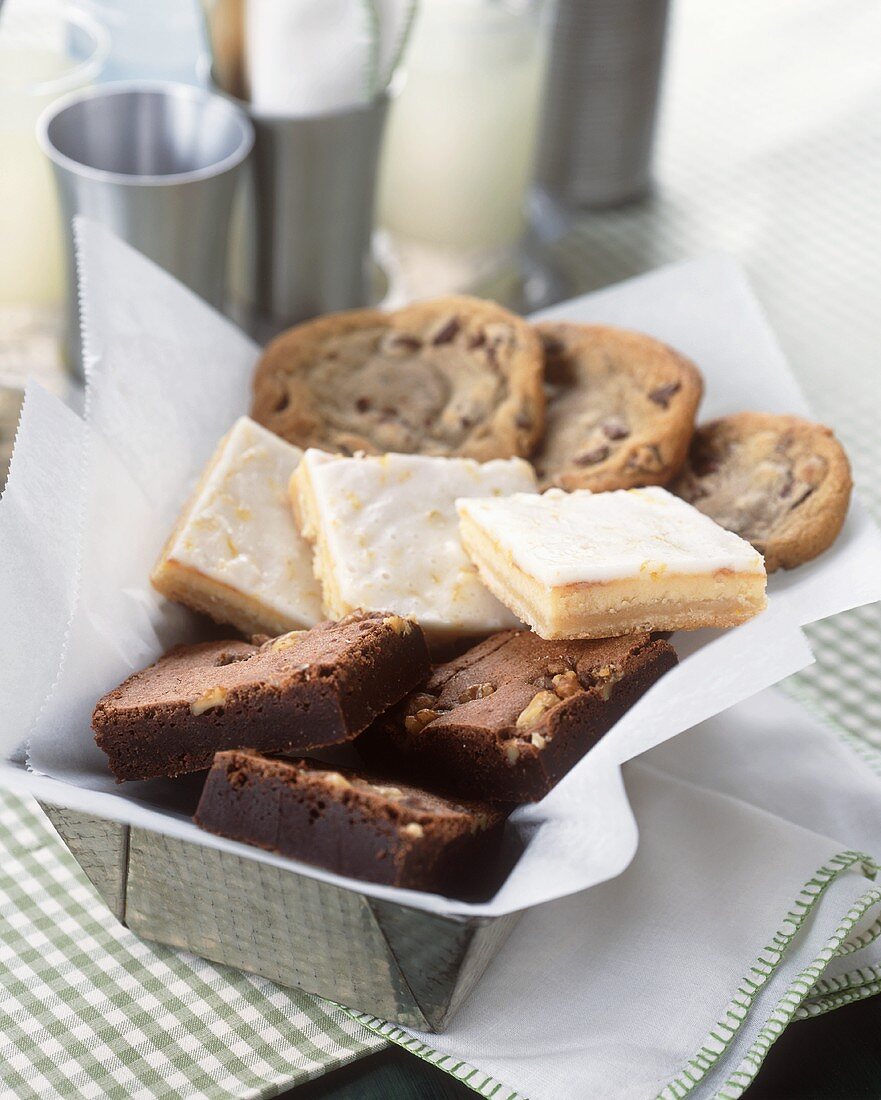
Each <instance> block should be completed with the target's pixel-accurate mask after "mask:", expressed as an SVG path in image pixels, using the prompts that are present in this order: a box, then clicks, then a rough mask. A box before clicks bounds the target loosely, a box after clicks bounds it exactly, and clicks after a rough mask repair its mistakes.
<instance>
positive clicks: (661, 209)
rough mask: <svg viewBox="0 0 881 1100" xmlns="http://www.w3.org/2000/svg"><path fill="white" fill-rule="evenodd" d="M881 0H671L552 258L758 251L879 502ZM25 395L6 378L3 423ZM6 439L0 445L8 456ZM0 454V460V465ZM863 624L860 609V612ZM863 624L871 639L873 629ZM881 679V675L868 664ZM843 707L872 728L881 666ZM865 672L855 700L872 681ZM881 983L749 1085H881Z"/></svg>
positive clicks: (880, 642)
mask: <svg viewBox="0 0 881 1100" xmlns="http://www.w3.org/2000/svg"><path fill="white" fill-rule="evenodd" d="M879 40H881V5H878V4H877V3H874V0H846V2H842V0H838V2H836V0H802V2H801V3H800V4H798V5H794V4H787V5H770V4H767V3H766V2H764V0H741V2H740V3H739V4H736V5H733V4H724V3H723V2H722V0H716V2H715V3H709V2H707V0H679V2H678V3H677V4H676V5H674V10H673V20H672V26H671V38H670V47H669V53H668V64H667V76H666V79H665V94H664V100H663V110H662V118H661V130H660V139H659V144H658V150H657V159H656V187H655V191H654V193H653V195H652V196H651V197H650V198H649V199H648V200H646V201H645V202H642V203H640V204H637V205H634V206H630V207H626V208H623V209H620V210H612V211H606V212H598V213H586V214H584V215H583V216H581V217H579V218H578V219H577V221H576V222H575V223H574V224H573V225H572V227H571V231H570V232H568V233H567V235H566V236H565V238H564V239H562V240H561V241H559V242H557V243H556V244H554V245H552V246H550V247H549V248H548V250H547V258H548V259H549V260H550V261H551V262H552V263H553V264H554V265H555V266H556V267H557V269H558V271H559V272H561V273H562V274H563V276H564V277H565V279H566V281H568V283H569V285H570V287H571V289H572V292H573V293H575V292H583V291H585V290H590V289H594V288H597V287H600V286H605V285H608V284H609V283H613V282H616V281H618V280H620V279H622V278H627V277H629V276H631V275H635V274H639V273H641V272H642V271H645V270H648V269H650V268H653V267H657V266H658V265H660V264H663V263H666V262H669V261H673V260H678V259H682V258H686V257H690V256H695V255H700V254H704V253H707V252H712V251H725V252H728V253H731V254H733V255H734V256H736V257H737V258H738V259H739V260H740V261H741V262H742V263H743V264H744V266H745V267H746V269H747V271H748V273H749V275H750V277H751V279H752V281H753V283H754V285H755V287H756V289H757V291H758V293H759V296H760V297H761V299H762V301H763V302H764V304H765V307H766V309H767V311H768V314H769V316H770V319H771V322H772V324H773V326H774V328H775V329H776V331H777V332H778V334H779V335H780V338H781V341H782V343H783V346H784V349H785V350H786V352H787V354H788V355H789V357H790V359H791V361H792V363H793V366H794V368H795V370H796V372H797V374H798V375H799V378H800V380H801V382H802V384H803V386H804V388H805V390H806V392H807V394H808V397H809V399H810V400H811V402H812V404H813V405H814V407H815V408H817V409H818V410H822V412H821V415H822V418H823V419H824V420H825V421H827V422H829V423H831V424H832V425H833V426H834V427H835V428H836V430H837V431H838V432H839V433H840V435H841V436H842V438H843V439H844V441H845V443H846V444H847V445H848V448H849V450H850V452H851V454H852V456H853V457H854V465H855V472H856V477H857V483H858V486H859V487H860V491H861V493H862V494H863V496H864V497H865V498H866V499H867V501H868V502H869V504H870V505H871V504H875V505H876V506H881V491H879V487H878V485H877V484H876V481H875V477H876V476H877V470H878V468H879V466H881V435H879V433H878V431H877V424H878V422H879V417H881V371H879V370H878V368H877V366H876V357H877V349H878V347H881V309H878V305H877V287H878V270H879V256H881V67H879V66H878V64H877V43H878V42H879ZM16 408H17V399H16V397H15V396H14V395H11V394H5V395H4V394H3V393H2V392H0V438H2V439H3V440H4V442H5V444H6V445H8V442H9V436H10V434H11V432H12V430H13V429H14V423H15V415H16ZM2 463H3V447H2V446H0V465H2ZM0 474H2V470H0ZM849 622H857V623H858V625H859V629H860V632H861V637H862V638H863V645H862V646H861V650H864V651H867V655H862V656H860V655H857V656H855V658H854V667H853V668H852V669H850V670H843V671H842V669H841V668H840V667H831V666H827V665H825V664H824V660H823V654H822V650H821V651H820V653H819V654H818V657H819V660H818V664H817V666H815V668H814V669H813V670H811V672H810V673H808V674H802V677H801V680H802V688H803V690H805V691H806V692H807V693H808V694H809V695H810V694H811V692H812V691H814V690H815V689H817V687H818V685H820V684H822V683H823V681H824V680H825V681H826V682H827V683H828V681H829V680H830V679H833V680H834V682H836V683H838V682H841V683H843V684H844V685H845V688H846V686H847V678H848V676H850V677H852V678H853V681H854V682H857V681H858V682H859V683H860V684H861V685H862V687H863V689H864V687H865V683H866V682H872V677H873V676H875V677H878V673H879V672H881V663H879V662H881V656H879V653H881V609H879V608H878V607H875V608H873V609H869V610H867V611H863V612H860V613H856V618H855V619H853V620H851V619H850V617H848V616H841V617H839V619H838V620H836V622H835V623H834V624H826V625H824V626H820V627H817V628H815V641H816V640H818V639H819V640H820V641H822V638H823V632H824V631H827V630H833V631H836V632H846V631H847V630H848V629H849V625H848V624H849ZM852 628H853V627H852V626H851V627H850V629H852ZM867 632H868V634H869V638H868V641H869V645H868V646H866V645H865V641H866V635H867ZM875 683H878V684H879V685H881V677H879V678H878V679H876V680H875ZM840 694H841V699H840V701H839V703H838V704H834V705H832V706H829V708H828V709H830V710H831V712H832V713H833V716H834V717H836V718H837V719H839V720H840V721H841V722H842V723H843V724H844V725H846V726H850V727H851V728H853V729H855V730H856V732H859V733H861V734H862V735H863V736H868V737H870V738H872V739H873V740H875V741H876V742H877V741H879V739H881V735H878V734H876V733H875V730H876V728H878V727H879V726H881V721H879V720H881V686H878V688H877V689H876V691H875V694H870V695H869V699H868V702H864V701H861V702H860V703H859V704H858V705H857V704H854V703H853V701H852V699H851V700H850V701H849V698H848V693H847V691H846V690H843V691H842V692H841V693H840ZM865 697H866V696H865V691H864V690H863V691H861V693H860V698H861V700H864V699H865ZM879 1024H881V1002H878V1000H877V999H876V1000H868V1001H865V1002H862V1003H857V1004H854V1005H850V1006H848V1007H846V1008H842V1009H839V1010H837V1011H836V1012H833V1013H831V1014H829V1015H827V1016H824V1017H820V1018H817V1019H812V1020H807V1021H804V1022H801V1023H798V1024H796V1025H795V1026H793V1027H791V1028H790V1029H788V1030H787V1031H786V1033H785V1034H784V1036H783V1037H782V1038H781V1039H780V1040H779V1042H778V1043H777V1044H776V1045H775V1047H774V1048H773V1049H772V1051H771V1053H770V1055H769V1056H768V1059H767V1061H766V1064H765V1066H764V1067H763V1069H762V1071H761V1073H760V1076H759V1078H758V1080H757V1081H756V1083H755V1084H754V1085H753V1087H752V1088H751V1090H750V1096H751V1097H755V1100H763V1098H767V1100H772V1098H773V1100H781V1098H783V1100H786V1098H788V1097H797V1098H800V1100H813V1098H814V1097H816V1098H817V1100H819V1098H821V1097H822V1098H824V1100H827V1098H830V1097H839V1096H840V1097H848V1098H851V1097H854V1098H856V1097H873V1098H874V1097H877V1096H878V1095H879V1094H881V1054H879V1052H878V1045H877V1034H878V1028H879ZM289 1095H291V1096H293V1095H296V1097H297V1100H307V1098H315V1100H317V1098H319V1097H320V1098H322V1100H330V1098H334V1100H349V1098H353V1100H354V1098H355V1097H358V1098H359V1100H369V1098H371V1097H377V1098H378V1097H383V1098H389V1100H393V1098H404V1097H420V1098H428V1100H430V1098H433V1097H436V1098H442V1097H443V1098H446V1097H449V1098H453V1097H465V1096H471V1095H473V1093H471V1092H470V1091H469V1090H468V1089H466V1088H465V1087H463V1086H462V1085H460V1084H458V1083H456V1082H454V1081H452V1080H451V1079H450V1078H449V1077H447V1076H446V1075H444V1074H443V1073H441V1072H440V1071H438V1070H435V1069H433V1068H432V1067H430V1066H427V1065H426V1064H424V1063H422V1062H420V1061H418V1060H417V1059H414V1058H411V1057H410V1056H409V1055H407V1054H405V1053H403V1052H401V1051H399V1050H397V1049H394V1050H387V1051H384V1052H382V1053H380V1054H377V1055H372V1056H370V1057H367V1058H365V1059H362V1060H361V1061H360V1062H357V1063H355V1064H354V1065H352V1066H349V1067H347V1068H346V1069H344V1070H339V1071H337V1072H335V1073H332V1074H329V1075H328V1076H327V1077H325V1078H323V1079H322V1080H320V1081H317V1082H314V1083H312V1084H309V1085H306V1086H301V1087H300V1088H299V1089H297V1090H296V1091H295V1094H294V1093H291V1094H289Z"/></svg>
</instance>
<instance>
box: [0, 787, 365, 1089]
mask: <svg viewBox="0 0 881 1100" xmlns="http://www.w3.org/2000/svg"><path fill="white" fill-rule="evenodd" d="M0 928H2V933H0V1095H2V1096H16V1097H20V1098H22V1100H30V1098H36V1097H40V1098H41V1100H46V1098H49V1097H64V1098H70V1097H81V1098H82V1100H98V1098H99V1097H100V1098H114V1100H115V1098H118V1100H123V1098H125V1100H147V1098H149V1100H159V1098H163V1100H182V1098H184V1097H199V1098H203V1097H218V1098H219V1097H231V1096H236V1097H258V1096H260V1097H264V1096H275V1095H277V1094H278V1093H280V1092H283V1091H284V1090H285V1089H287V1088H289V1087H290V1086H291V1085H296V1084H299V1083H300V1082H303V1081H306V1080H309V1079H310V1078H312V1077H315V1076H318V1075H320V1074H323V1073H326V1072H328V1071H329V1070H330V1069H334V1068H336V1067H337V1066H341V1065H344V1064H345V1063H347V1062H350V1061H351V1060H352V1059H354V1058H358V1057H360V1056H361V1055H363V1054H367V1053H369V1052H370V1051H373V1050H376V1049H378V1048H380V1047H382V1046H383V1045H384V1041H383V1040H382V1039H381V1038H380V1037H379V1036H377V1035H375V1034H373V1033H372V1032H370V1031H368V1030H367V1029H366V1028H364V1027H362V1026H361V1025H360V1024H358V1023H356V1022H355V1021H354V1020H353V1019H352V1018H351V1017H350V1016H348V1015H347V1014H346V1013H345V1012H344V1011H343V1010H342V1009H339V1008H336V1007H334V1006H333V1005H330V1004H327V1003H324V1002H321V1001H318V1000H316V999H315V998H313V997H309V996H306V995H305V994H299V993H295V992H292V991H290V990H283V989H280V988H279V987H278V986H276V985H273V984H272V983H271V982H268V981H265V980H263V979H262V978H254V977H249V976H247V975H245V974H242V973H240V972H238V971H235V970H231V969H229V968H227V967H223V966H215V965H213V964H212V963H209V962H206V961H205V960H203V959H199V958H196V957H194V956H192V955H186V954H183V953H182V952H177V951H173V950H171V949H169V948H165V947H160V946H157V945H153V944H148V943H145V942H143V941H142V940H139V939H138V938H137V937H136V936H134V935H133V934H132V933H131V932H129V931H128V930H127V929H126V928H124V927H123V926H122V925H120V924H118V923H117V922H116V921H115V920H114V918H113V917H112V916H111V915H110V913H109V912H108V911H107V909H106V908H105V906H104V904H103V902H102V901H101V899H100V898H99V897H98V895H97V893H96V892H95V890H94V889H93V888H92V886H91V884H90V883H89V882H88V880H87V879H86V877H85V876H84V875H83V873H82V871H81V870H80V868H79V865H78V864H77V863H76V861H75V860H74V858H73V856H71V855H70V853H69V852H68V851H67V849H66V848H65V846H64V845H63V844H62V843H61V841H60V840H59V838H58V836H57V835H56V833H55V831H54V830H53V829H52V827H51V826H50V825H49V823H48V821H47V819H46V818H45V817H44V816H43V814H42V812H41V811H40V810H39V808H38V807H37V806H36V804H35V803H32V802H29V801H27V802H26V801H24V800H22V799H20V798H16V797H14V796H12V795H9V794H7V793H2V794H0Z"/></svg>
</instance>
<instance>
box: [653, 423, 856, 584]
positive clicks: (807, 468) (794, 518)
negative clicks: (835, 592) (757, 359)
mask: <svg viewBox="0 0 881 1100" xmlns="http://www.w3.org/2000/svg"><path fill="white" fill-rule="evenodd" d="M851 487H852V481H851V476H850V463H849V462H848V460H847V455H846V454H845V453H844V450H843V448H842V446H841V444H840V443H839V442H838V440H837V439H836V438H835V436H834V435H833V434H832V432H831V430H830V429H829V428H825V427H823V425H822V424H814V423H812V422H811V421H809V420H801V419H799V418H798V417H795V416H774V415H772V414H770V413H755V412H743V413H736V414H735V415H733V416H723V417H722V418H721V419H720V420H713V421H711V422H710V423H709V424H704V425H703V426H702V427H700V428H698V430H697V431H696V432H695V435H694V440H693V441H692V444H691V448H690V450H689V454H688V461H687V463H686V465H685V468H684V469H683V471H682V474H681V476H680V477H679V478H678V479H677V481H676V482H675V484H674V485H672V486H671V488H672V490H673V492H674V493H677V494H678V495H679V496H681V497H683V498H684V499H685V500H687V501H689V502H690V503H691V504H693V505H694V506H695V507H696V508H699V509H700V510H701V511H702V512H705V513H706V514H707V515H708V516H711V517H712V518H713V519H714V520H715V521H716V522H717V523H719V524H721V526H722V527H727V528H728V530H729V531H736V532H737V534H738V535H741V536H742V537H743V538H745V539H748V540H749V541H750V542H751V543H752V544H753V546H755V548H756V549H757V550H758V551H759V552H760V553H762V554H764V556H765V568H766V569H767V571H768V572H769V573H773V572H774V570H775V569H780V568H783V569H792V568H793V567H794V566H796V565H801V564H802V562H806V561H810V560H811V559H812V558H815V557H816V556H817V555H818V554H822V552H823V551H824V550H825V549H827V547H829V546H831V545H832V543H833V542H834V541H835V539H836V538H837V536H838V533H839V531H840V530H841V527H842V524H843V523H844V517H845V515H846V514H847V507H848V503H849V501H850V492H851Z"/></svg>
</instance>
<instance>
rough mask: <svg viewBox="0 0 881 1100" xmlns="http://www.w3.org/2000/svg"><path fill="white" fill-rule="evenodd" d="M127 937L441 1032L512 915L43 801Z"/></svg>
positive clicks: (506, 930)
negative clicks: (304, 869) (404, 897)
mask: <svg viewBox="0 0 881 1100" xmlns="http://www.w3.org/2000/svg"><path fill="white" fill-rule="evenodd" d="M40 805H41V806H42V808H43V810H44V811H45V813H46V815H47V816H48V818H49V820H50V821H51V822H52V824H53V825H54V826H55V829H56V830H57V831H58V833H59V834H60V836H61V838H62V840H64V842H65V844H66V845H67V846H68V848H69V849H70V850H71V852H72V853H73V855H74V856H75V857H76V859H77V861H78V863H79V864H80V866H81V867H82V869H83V871H85V873H86V875H88V877H89V879H90V880H91V881H92V883H93V884H94V886H95V887H96V889H97V890H98V892H99V893H100V895H101V897H102V898H103V899H104V901H105V902H106V904H107V906H108V908H109V909H110V911H111V912H112V913H113V915H114V916H115V917H116V918H117V919H118V920H119V921H121V922H122V923H123V924H124V925H125V926H126V927H127V928H130V929H131V930H132V932H134V933H135V934H136V935H138V936H141V937H143V938H144V939H147V940H154V941H156V942H157V943H164V944H168V945H169V946H171V947H179V948H183V949H184V950H186V951H191V952H192V953H193V954H195V955H201V956H203V957H204V958H206V959H211V960H212V961H214V962H219V963H224V964H226V965H228V966H234V967H237V968H238V969H240V970H246V971H249V972H251V973H253V974H260V975H262V976H263V977H265V978H269V979H271V980H272V981H274V982H278V983H279V985H284V986H292V987H295V988H297V989H303V990H305V991H306V992H307V993H315V994H317V995H318V996H321V997H326V998H328V999H329V1000H332V1001H338V1002H339V1003H341V1004H344V1005H348V1006H349V1007H351V1008H355V1009H358V1010H360V1011H362V1012H368V1013H370V1014H372V1015H374V1016H378V1017H380V1018H381V1019H384V1020H393V1021H394V1022H396V1023H399V1024H403V1025H405V1026H408V1027H413V1028H416V1029H418V1030H420V1031H442V1030H443V1029H444V1027H445V1026H446V1024H447V1023H448V1021H449V1020H450V1019H451V1018H452V1016H453V1014H454V1013H455V1012H456V1010H457V1009H458V1007H459V1006H460V1005H461V1004H462V1002H463V1001H464V1000H465V998H466V997H467V996H468V994H469V993H470V992H471V990H472V989H473V988H474V987H475V985H476V984H477V982H478V981H479V980H480V977H481V975H482V974H483V972H484V970H485V969H486V967H487V965H488V964H489V962H490V960H491V959H492V958H493V956H494V955H495V954H496V952H497V951H498V950H499V948H500V947H501V946H502V944H503V943H504V941H505V939H506V938H507V936H508V935H509V934H510V932H511V930H512V929H513V927H514V924H515V923H516V920H517V917H518V915H519V914H516V913H514V914H510V915H507V916H502V917H446V916H438V915H436V914H433V913H426V912H423V911H421V910H419V909H412V908H409V907H408V906H405V905H398V904H396V903H393V902H388V901H380V900H378V899H376V898H370V897H367V896H366V895H364V894H361V893H358V892H357V890H349V889H345V888H343V887H340V886H336V885H333V884H331V883H327V882H321V881H319V880H318V879H313V878H309V877H307V876H305V875H301V874H298V873H297V872H296V871H293V870H287V869H284V868H279V867H273V866H270V865H269V864H265V863H261V862H258V861H256V860H250V859H246V858H243V857H240V856H236V855H232V854H230V853H228V852H221V851H218V850H217V849H216V848H207V847H202V846H200V845H198V844H192V843H189V842H186V841H181V840H178V839H175V838H172V837H168V836H163V835H162V834H160V833H154V832H149V831H147V830H145V829H140V828H134V827H131V826H128V825H122V824H120V823H118V822H115V821H107V820H105V819H103V818H100V817H93V816H91V815H87V814H83V813H80V812H77V811H74V810H69V809H63V808H61V807H58V806H52V805H48V804H46V803H44V802H41V803H40Z"/></svg>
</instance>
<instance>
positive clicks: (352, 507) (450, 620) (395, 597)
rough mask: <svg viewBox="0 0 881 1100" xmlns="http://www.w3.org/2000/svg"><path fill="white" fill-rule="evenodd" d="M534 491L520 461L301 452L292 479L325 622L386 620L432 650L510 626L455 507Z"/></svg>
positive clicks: (509, 615) (532, 481)
mask: <svg viewBox="0 0 881 1100" xmlns="http://www.w3.org/2000/svg"><path fill="white" fill-rule="evenodd" d="M534 491H535V474H534V473H533V470H532V467H531V466H530V465H529V464H528V463H527V462H524V461H522V459H495V460H493V461H491V462H483V463H481V462H476V461H475V460H474V459H470V458H435V457H428V456H425V455H409V454H406V455H405V454H387V455H360V456H355V457H354V458H345V457H343V456H341V455H331V454H327V453H325V452H324V451H319V450H314V449H310V450H307V451H306V454H305V455H304V457H303V461H302V462H301V463H300V465H299V466H298V467H297V469H296V471H295V473H294V476H293V477H292V478H291V500H292V502H293V505H294V511H295V513H296V515H297V519H298V522H299V525H300V530H301V531H302V533H303V534H304V535H305V537H306V538H307V539H308V540H309V542H311V543H312V544H313V547H314V552H315V557H314V565H313V568H314V571H315V574H316V576H317V577H318V578H319V580H320V581H321V586H322V591H323V595H324V610H325V613H326V614H327V615H329V616H330V617H331V618H340V617H342V616H343V615H347V614H349V613H350V612H351V611H353V610H355V609H356V608H363V609H364V610H366V611H378V610H385V611H395V612H397V613H398V614H400V615H406V616H408V617H409V618H412V619H415V620H416V621H417V622H418V623H419V624H420V626H421V627H422V629H423V630H424V631H425V632H426V634H427V635H428V637H429V639H430V641H432V642H433V643H435V644H436V643H442V642H445V641H448V640H452V639H454V638H458V637H468V636H476V635H481V634H488V633H490V632H491V631H494V630H503V629H506V628H508V627H511V626H515V625H517V619H516V618H515V616H514V615H513V614H512V613H511V612H510V611H509V610H508V609H507V608H506V607H504V606H503V605H502V604H501V603H499V602H498V600H496V599H495V597H493V596H492V595H490V593H489V592H488V591H487V590H486V588H485V587H484V585H483V584H482V583H481V581H480V578H479V577H478V576H477V570H476V569H475V568H474V566H473V565H472V564H471V562H470V561H469V560H468V557H467V556H466V554H465V551H464V550H463V549H462V544H461V542H460V541H459V526H458V519H457V516H456V507H455V502H456V500H457V498H460V497H486V498H501V497H505V496H507V495H508V494H510V493H520V494H521V495H524V496H527V495H529V493H531V492H534Z"/></svg>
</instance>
